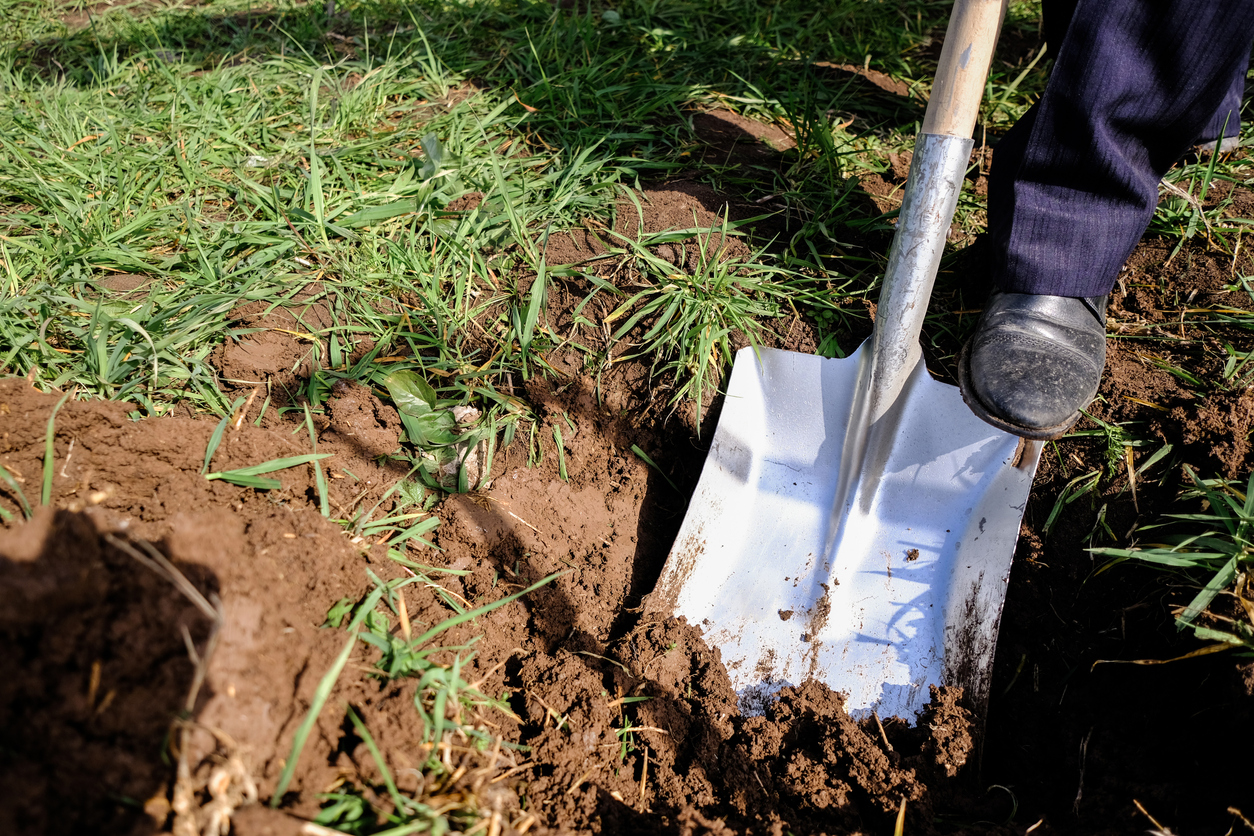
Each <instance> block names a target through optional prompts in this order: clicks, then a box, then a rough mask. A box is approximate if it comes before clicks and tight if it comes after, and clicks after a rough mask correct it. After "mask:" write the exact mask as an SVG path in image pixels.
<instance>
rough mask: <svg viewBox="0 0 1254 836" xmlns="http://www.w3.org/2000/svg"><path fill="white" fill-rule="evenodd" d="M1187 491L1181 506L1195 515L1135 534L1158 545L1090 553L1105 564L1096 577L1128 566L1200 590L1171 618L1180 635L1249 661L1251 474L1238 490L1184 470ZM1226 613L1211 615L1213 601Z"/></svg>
mask: <svg viewBox="0 0 1254 836" xmlns="http://www.w3.org/2000/svg"><path fill="white" fill-rule="evenodd" d="M1185 470H1186V472H1187V473H1188V476H1189V478H1190V480H1191V481H1192V484H1191V485H1190V486H1189V487H1188V488H1187V489H1186V490H1185V491H1184V492H1183V494H1182V496H1181V501H1182V502H1196V501H1198V500H1201V505H1202V508H1201V510H1200V511H1198V512H1195V513H1185V514H1168V515H1166V516H1165V517H1164V518H1163V520H1162V521H1160V522H1158V523H1156V524H1155V525H1151V526H1145V527H1143V528H1141V533H1142V534H1145V533H1147V532H1150V531H1157V532H1158V534H1159V535H1160V536H1161V541H1160V542H1157V543H1147V544H1145V545H1143V546H1135V547H1133V548H1126V549H1119V548H1102V549H1093V553H1094V554H1096V555H1099V556H1102V557H1107V558H1110V560H1109V562H1107V563H1106V564H1105V565H1104V566H1103V567H1102V571H1104V570H1106V569H1109V568H1110V567H1112V566H1116V565H1118V564H1120V563H1123V562H1125V561H1129V560H1135V561H1140V562H1143V563H1147V564H1150V565H1152V566H1155V567H1158V568H1160V569H1162V570H1164V571H1168V572H1171V573H1174V574H1179V575H1182V576H1183V577H1184V578H1185V579H1186V580H1187V581H1188V582H1189V583H1190V584H1191V585H1193V586H1195V588H1199V591H1198V592H1197V594H1196V595H1195V596H1194V597H1193V599H1192V600H1191V601H1190V602H1189V604H1188V605H1187V606H1185V607H1182V608H1180V609H1179V610H1178V612H1177V614H1176V625H1177V626H1178V627H1179V628H1180V629H1181V630H1186V629H1188V630H1192V631H1193V634H1194V635H1195V636H1196V637H1197V638H1199V639H1202V640H1204V641H1209V642H1212V643H1213V644H1217V645H1221V646H1222V645H1226V646H1228V647H1231V648H1233V649H1236V650H1239V651H1241V653H1242V655H1244V656H1254V589H1251V588H1250V581H1249V576H1250V571H1251V569H1252V568H1254V474H1252V475H1251V476H1250V478H1249V479H1248V481H1247V482H1246V484H1245V485H1244V486H1242V485H1241V484H1240V483H1238V482H1235V481H1229V480H1224V479H1201V478H1199V477H1198V476H1197V475H1196V474H1195V473H1194V472H1193V471H1192V470H1190V469H1189V468H1187V467H1186V468H1185ZM1221 598H1222V599H1227V601H1226V602H1227V603H1229V606H1227V607H1216V606H1214V605H1215V603H1216V599H1221Z"/></svg>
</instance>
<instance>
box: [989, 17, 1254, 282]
mask: <svg viewBox="0 0 1254 836" xmlns="http://www.w3.org/2000/svg"><path fill="white" fill-rule="evenodd" d="M1044 5H1045V19H1044V26H1045V35H1046V40H1047V42H1049V44H1050V48H1051V50H1053V49H1054V45H1055V44H1057V50H1056V52H1055V59H1054V68H1053V71H1052V72H1051V74H1050V78H1049V81H1048V83H1047V85H1046V88H1045V92H1044V94H1043V95H1042V97H1041V99H1040V101H1038V102H1037V103H1036V104H1035V105H1033V107H1032V108H1031V109H1030V110H1029V111H1028V112H1027V113H1026V114H1025V115H1024V116H1023V118H1021V119H1020V120H1019V121H1018V122H1017V123H1016V124H1015V125H1014V127H1013V128H1011V129H1010V131H1009V132H1007V134H1006V136H1005V137H1003V138H1002V140H1001V142H1000V143H998V145H997V146H996V148H995V150H994V152H993V164H992V169H991V171H990V173H989V196H988V201H989V208H988V214H989V227H988V232H989V240H990V243H991V245H992V247H991V250H992V266H993V279H994V282H995V284H996V285H997V286H998V287H999V288H1001V289H1002V290H1004V291H1007V292H1013V293H1034V294H1048V295H1053V296H1100V295H1102V294H1105V293H1109V292H1110V290H1111V288H1112V287H1113V286H1114V283H1115V280H1116V278H1117V276H1118V274H1119V269H1120V268H1121V267H1122V266H1123V263H1124V262H1125V261H1126V260H1127V258H1128V256H1129V255H1130V254H1131V253H1132V250H1133V248H1135V247H1136V244H1137V242H1138V241H1139V240H1140V238H1141V235H1142V234H1143V233H1144V232H1145V229H1146V227H1147V226H1148V225H1149V222H1150V219H1151V217H1152V216H1153V213H1154V207H1155V206H1156V205H1157V202H1158V182H1159V180H1161V179H1162V176H1163V175H1164V174H1165V173H1166V172H1167V170H1168V169H1169V168H1170V167H1171V166H1172V165H1173V164H1174V163H1175V162H1176V160H1178V159H1179V158H1180V157H1181V156H1182V155H1184V154H1185V153H1186V152H1187V151H1188V150H1189V149H1190V147H1191V146H1193V145H1195V144H1197V143H1199V142H1204V141H1209V140H1213V139H1216V138H1218V137H1219V136H1220V134H1221V133H1222V134H1223V135H1225V136H1233V135H1235V134H1236V133H1237V130H1238V126H1239V122H1238V118H1239V110H1240V102H1241V95H1242V93H1243V92H1244V84H1245V74H1246V70H1247V68H1248V67H1249V61H1250V48H1251V43H1252V42H1254V0H1057V2H1052V3H1051V2H1049V0H1047V2H1046V3H1045V4H1044ZM1051 39H1052V40H1051Z"/></svg>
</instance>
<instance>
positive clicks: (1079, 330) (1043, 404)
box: [960, 293, 1106, 438]
mask: <svg viewBox="0 0 1254 836" xmlns="http://www.w3.org/2000/svg"><path fill="white" fill-rule="evenodd" d="M1104 310H1105V299H1104V298H1100V299H1098V300H1082V299H1073V298H1069V297H1057V296H1033V295H1028V294H1002V293H997V294H994V296H993V298H992V299H990V303H989V305H988V306H987V307H986V308H985V313H984V316H983V317H982V318H981V320H980V324H979V325H978V326H977V328H976V332H975V334H974V336H973V337H972V338H971V341H970V342H969V343H968V344H967V347H966V348H965V349H964V357H963V363H962V366H963V369H962V371H963V374H960V384H961V388H962V394H963V397H964V398H965V399H966V401H967V403H968V404H969V405H970V406H971V407H972V410H973V411H974V412H975V413H976V414H977V415H979V416H980V417H981V418H983V419H984V420H986V421H988V422H989V423H992V424H994V425H995V426H998V427H1000V428H1001V429H1005V430H1007V431H1009V432H1012V433H1015V434H1017V435H1021V436H1024V437H1026V438H1056V437H1058V436H1060V435H1062V434H1063V433H1064V432H1066V431H1067V430H1068V429H1069V428H1070V427H1071V426H1072V425H1074V424H1075V423H1076V421H1078V420H1079V419H1080V410H1081V409H1083V408H1084V407H1085V406H1087V405H1088V404H1089V403H1090V402H1091V401H1092V400H1093V398H1094V397H1095V396H1096V395H1097V387H1098V385H1099V384H1100V383H1101V375H1102V369H1103V367H1104V366H1105V360H1106V340H1105V325H1104V322H1103V319H1104Z"/></svg>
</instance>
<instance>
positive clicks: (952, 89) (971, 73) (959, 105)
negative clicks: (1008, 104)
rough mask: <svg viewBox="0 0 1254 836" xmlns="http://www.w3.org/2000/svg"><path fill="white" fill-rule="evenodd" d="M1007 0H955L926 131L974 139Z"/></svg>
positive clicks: (929, 103)
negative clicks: (981, 100)
mask: <svg viewBox="0 0 1254 836" xmlns="http://www.w3.org/2000/svg"><path fill="white" fill-rule="evenodd" d="M1007 2H1008V0H956V2H955V3H954V10H953V12H952V13H951V14H950V16H949V28H948V29H947V30H946V31H945V44H944V46H942V47H941V55H940V64H939V66H937V68H936V81H935V82H934V83H933V84H932V95H931V98H929V99H928V102H927V114H926V115H924V117H923V133H925V134H944V135H947V136H961V137H969V136H971V134H972V132H973V131H974V130H975V117H976V116H977V115H978V114H979V111H980V99H981V98H983V96H984V81H985V79H986V78H987V77H988V68H989V66H990V65H991V64H992V63H993V48H994V47H995V46H997V33H998V32H1000V31H1001V21H1002V18H1003V17H1004V16H1005V14H1006V4H1007Z"/></svg>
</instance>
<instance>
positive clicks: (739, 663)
mask: <svg viewBox="0 0 1254 836" xmlns="http://www.w3.org/2000/svg"><path fill="white" fill-rule="evenodd" d="M867 350H868V347H867V346H864V347H863V348H860V349H859V350H858V352H856V353H855V354H854V355H853V356H851V357H849V358H847V359H843V360H832V359H826V358H822V357H816V356H812V355H805V354H798V353H795V352H787V351H777V350H770V349H759V350H756V351H755V350H754V349H751V348H746V349H743V350H741V351H740V352H739V353H738V354H737V357H736V362H735V365H734V367H733V370H732V376H731V380H730V381H729V385H728V391H727V398H726V400H725V402H724V406H723V412H722V414H721V416H720V418H719V423H718V428H717V429H716V431H715V434H714V439H713V442H712V444H711V447H710V452H709V454H708V456H707V458H706V462H705V467H704V469H703V471H702V474H701V479H700V482H699V483H698V485H697V490H696V493H695V495H694V496H693V499H692V503H691V505H690V506H689V509H688V513H687V515H686V517H685V519H684V522H683V525H682V527H681V529H680V532H679V535H678V537H677V539H676V541H675V545H674V547H673V548H672V550H671V553H670V556H669V557H668V559H667V562H666V566H665V567H664V569H663V572H662V576H661V578H660V579H659V581H658V585H657V588H656V590H655V592H654V594H653V595H652V596H651V597H650V604H649V607H650V609H652V610H654V611H663V612H667V613H674V614H676V615H683V616H685V617H686V618H687V619H688V621H689V622H690V623H692V624H696V625H700V626H701V627H702V628H703V629H704V630H705V634H706V639H707V641H708V642H709V643H710V644H712V645H713V646H715V647H718V648H719V649H720V651H721V653H722V658H723V662H724V664H725V665H726V667H727V671H728V674H729V676H730V677H731V681H732V685H733V687H734V688H735V690H736V692H737V693H738V694H739V696H740V700H741V708H742V710H743V711H746V712H749V713H757V712H760V711H761V710H762V709H763V708H764V706H765V703H766V701H768V700H769V699H771V698H772V695H773V694H774V693H775V692H776V691H778V690H779V689H780V688H782V687H784V686H785V685H798V684H801V683H802V682H804V681H806V680H810V679H817V680H820V681H822V682H824V683H825V684H827V685H828V686H829V687H831V688H832V689H833V690H836V691H840V692H843V693H845V694H846V696H847V700H846V708H847V709H848V710H849V711H850V712H851V713H852V714H853V715H854V716H855V717H858V716H865V715H866V714H867V713H869V712H870V711H875V712H877V713H878V715H879V716H881V717H885V716H891V717H900V718H902V719H905V720H906V721H908V722H910V723H911V724H913V722H914V720H915V718H916V716H917V714H918V712H919V711H920V710H922V708H923V707H924V706H925V705H926V704H927V702H928V701H929V700H930V690H931V689H930V687H929V686H932V685H959V686H963V687H965V688H966V689H967V695H968V697H969V698H970V699H971V700H972V702H973V704H974V705H975V707H976V708H977V710H978V711H981V712H982V710H983V707H984V702H985V700H986V698H987V692H988V677H989V674H990V671H991V667H992V661H993V650H994V647H995V643H996V639H997V629H998V624H999V622H1000V619H1001V610H1002V604H1003V602H1004V600H1005V592H1006V584H1007V580H1008V577H1009V573H1010V563H1011V557H1012V555H1013V552H1014V546H1015V541H1016V539H1017V537H1018V533H1019V524H1020V521H1021V519H1022V515H1023V509H1024V506H1025V505H1026V502H1027V497H1028V492H1029V490H1030V489H1031V485H1032V477H1033V475H1034V473H1035V469H1036V461H1037V458H1038V457H1039V454H1040V446H1039V445H1038V444H1029V445H1028V447H1027V449H1024V448H1023V447H1022V446H1021V441H1020V439H1018V438H1016V437H1015V436H1012V435H1009V434H1008V433H1004V432H1002V431H1000V430H997V429H996V428H994V427H992V426H990V425H988V424H986V423H984V422H983V421H981V420H979V419H978V418H976V417H975V416H974V415H973V414H972V413H971V411H970V410H969V409H968V408H967V407H966V405H965V404H964V403H963V402H962V397H961V395H960V394H959V392H958V390H957V389H956V388H955V387H953V386H948V385H945V384H942V383H939V382H937V381H935V380H933V379H932V378H931V377H930V376H929V375H928V374H927V371H926V369H925V368H924V367H923V364H922V362H920V363H919V364H918V366H917V367H916V368H915V369H914V371H913V372H912V373H911V375H910V377H909V380H908V382H907V383H906V385H905V387H904V389H903V390H902V393H901V395H900V396H899V397H898V398H897V401H896V404H895V406H894V407H893V409H892V411H891V412H890V414H888V415H887V416H885V418H883V419H881V420H880V421H878V422H877V426H874V427H872V428H871V430H870V441H869V443H868V445H867V453H866V455H865V458H864V459H863V463H862V465H861V468H860V470H859V471H858V472H857V476H856V477H855V479H854V482H853V484H852V488H849V487H848V486H846V490H844V491H838V487H839V486H838V481H839V474H840V473H841V458H842V455H843V454H844V453H845V447H846V438H847V435H848V430H849V423H850V421H851V410H852V408H853V402H854V394H855V389H856V386H857V382H858V370H859V363H860V362H861V359H862V354H863V353H864V352H865V351H867ZM838 497H843V499H838ZM838 501H839V502H840V503H841V506H842V507H839V508H837V507H835V505H836V503H837V502H838Z"/></svg>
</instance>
